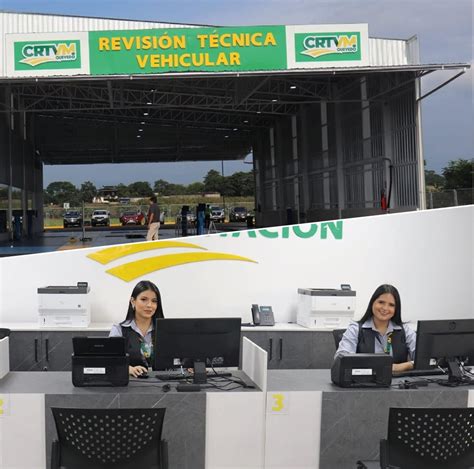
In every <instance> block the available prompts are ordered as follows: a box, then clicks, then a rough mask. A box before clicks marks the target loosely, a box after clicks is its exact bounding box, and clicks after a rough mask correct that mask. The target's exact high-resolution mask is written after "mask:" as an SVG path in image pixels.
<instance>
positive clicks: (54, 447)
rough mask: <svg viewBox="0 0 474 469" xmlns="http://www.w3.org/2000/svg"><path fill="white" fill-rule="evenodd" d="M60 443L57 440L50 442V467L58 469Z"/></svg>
mask: <svg viewBox="0 0 474 469" xmlns="http://www.w3.org/2000/svg"><path fill="white" fill-rule="evenodd" d="M60 460H61V445H60V444H59V441H58V440H53V442H52V443H51V469H60V467H59V464H60Z"/></svg>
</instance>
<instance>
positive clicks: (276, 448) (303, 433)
mask: <svg viewBox="0 0 474 469" xmlns="http://www.w3.org/2000/svg"><path fill="white" fill-rule="evenodd" d="M322 394H323V393H322V392H320V391H308V392H278V391H272V392H269V393H267V416H266V440H265V468H266V469H318V468H319V448H320V440H321V435H320V431H321V430H320V429H321V402H322Z"/></svg>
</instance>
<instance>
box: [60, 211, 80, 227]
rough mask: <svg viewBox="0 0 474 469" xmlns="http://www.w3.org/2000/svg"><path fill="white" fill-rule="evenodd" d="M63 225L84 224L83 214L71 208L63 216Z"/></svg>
mask: <svg viewBox="0 0 474 469" xmlns="http://www.w3.org/2000/svg"><path fill="white" fill-rule="evenodd" d="M63 226H64V228H69V227H70V226H79V227H81V226H82V215H81V214H80V213H79V212H77V211H75V210H70V211H68V212H66V213H65V214H64V216H63Z"/></svg>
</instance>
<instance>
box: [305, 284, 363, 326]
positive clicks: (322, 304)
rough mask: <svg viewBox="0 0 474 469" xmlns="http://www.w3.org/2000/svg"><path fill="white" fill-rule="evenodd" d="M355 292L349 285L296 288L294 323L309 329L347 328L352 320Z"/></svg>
mask: <svg viewBox="0 0 474 469" xmlns="http://www.w3.org/2000/svg"><path fill="white" fill-rule="evenodd" d="M355 297H356V292H355V291H354V290H352V289H351V286H350V285H341V288H340V289H332V288H298V312H297V315H296V322H297V324H299V325H300V326H303V327H308V328H310V329H316V328H318V329H319V328H328V329H343V328H347V326H348V325H349V322H350V321H351V320H352V319H353V318H354V311H355Z"/></svg>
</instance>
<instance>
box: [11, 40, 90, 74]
mask: <svg viewBox="0 0 474 469" xmlns="http://www.w3.org/2000/svg"><path fill="white" fill-rule="evenodd" d="M14 53H15V70H64V69H76V68H81V41H79V40H71V41H69V40H53V41H28V42H15V47H14Z"/></svg>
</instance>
